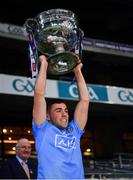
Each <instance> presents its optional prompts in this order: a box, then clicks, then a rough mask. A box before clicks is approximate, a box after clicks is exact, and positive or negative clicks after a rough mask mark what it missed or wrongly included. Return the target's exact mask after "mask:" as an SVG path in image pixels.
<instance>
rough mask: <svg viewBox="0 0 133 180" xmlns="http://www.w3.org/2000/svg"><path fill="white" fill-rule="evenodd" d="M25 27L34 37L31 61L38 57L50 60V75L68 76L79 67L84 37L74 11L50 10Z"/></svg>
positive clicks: (27, 21)
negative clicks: (39, 55)
mask: <svg viewBox="0 0 133 180" xmlns="http://www.w3.org/2000/svg"><path fill="white" fill-rule="evenodd" d="M24 27H25V29H26V31H27V33H28V34H29V35H30V36H29V37H30V38H29V44H30V50H31V52H32V53H31V54H32V56H31V59H32V58H35V57H36V58H37V56H38V53H40V54H44V55H45V56H47V57H48V73H50V74H54V75H60V74H65V73H68V72H70V71H72V69H73V68H74V67H75V66H76V65H77V64H78V63H79V57H80V58H81V53H82V38H83V36H84V33H83V31H82V30H81V29H80V28H79V27H78V20H77V17H76V15H75V14H74V13H73V12H72V11H69V10H65V9H51V10H47V11H44V12H41V13H40V14H38V15H37V16H36V17H35V18H29V19H27V20H26V22H25V24H24ZM31 37H32V38H31ZM31 39H32V40H31ZM35 61H36V63H37V64H38V62H37V61H38V60H35Z"/></svg>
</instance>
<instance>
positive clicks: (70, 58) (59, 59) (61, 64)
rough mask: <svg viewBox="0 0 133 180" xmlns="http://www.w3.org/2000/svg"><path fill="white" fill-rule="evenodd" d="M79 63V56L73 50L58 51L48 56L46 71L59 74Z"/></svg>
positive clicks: (69, 70)
mask: <svg viewBox="0 0 133 180" xmlns="http://www.w3.org/2000/svg"><path fill="white" fill-rule="evenodd" d="M78 63H79V58H78V57H77V55H76V54H75V53H73V52H63V53H58V54H56V55H54V56H51V57H49V58H48V73H50V74H53V75H61V74H66V73H69V72H71V71H72V70H73V68H74V67H75V66H76V65H77V64H78Z"/></svg>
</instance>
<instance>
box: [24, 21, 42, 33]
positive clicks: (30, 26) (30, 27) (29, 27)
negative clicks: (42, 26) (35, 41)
mask: <svg viewBox="0 0 133 180" xmlns="http://www.w3.org/2000/svg"><path fill="white" fill-rule="evenodd" d="M38 27H39V25H38V22H37V21H36V20H35V19H33V18H29V19H27V20H26V22H25V24H24V28H25V30H26V31H27V33H29V32H31V31H32V32H33V33H34V32H35V31H36V30H37V29H38Z"/></svg>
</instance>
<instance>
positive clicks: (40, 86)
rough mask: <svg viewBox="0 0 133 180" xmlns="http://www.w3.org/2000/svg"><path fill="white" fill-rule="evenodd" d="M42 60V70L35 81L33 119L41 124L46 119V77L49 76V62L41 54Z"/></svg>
mask: <svg viewBox="0 0 133 180" xmlns="http://www.w3.org/2000/svg"><path fill="white" fill-rule="evenodd" d="M39 60H40V63H41V65H40V70H39V74H38V77H37V78H36V81H35V90H34V105H33V119H34V121H35V123H36V124H38V125H40V124H42V123H43V122H44V121H45V120H46V101H45V91H46V78H47V67H48V62H47V59H46V57H45V56H43V55H41V56H40V57H39Z"/></svg>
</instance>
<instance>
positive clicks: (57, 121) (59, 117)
mask: <svg viewBox="0 0 133 180" xmlns="http://www.w3.org/2000/svg"><path fill="white" fill-rule="evenodd" d="M49 119H50V120H51V122H52V123H53V124H54V125H55V126H57V127H59V128H66V127H67V125H68V119H69V115H68V109H67V106H66V105H65V104H64V103H54V104H52V106H51V109H50V112H49Z"/></svg>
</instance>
